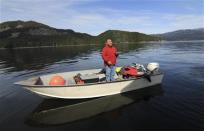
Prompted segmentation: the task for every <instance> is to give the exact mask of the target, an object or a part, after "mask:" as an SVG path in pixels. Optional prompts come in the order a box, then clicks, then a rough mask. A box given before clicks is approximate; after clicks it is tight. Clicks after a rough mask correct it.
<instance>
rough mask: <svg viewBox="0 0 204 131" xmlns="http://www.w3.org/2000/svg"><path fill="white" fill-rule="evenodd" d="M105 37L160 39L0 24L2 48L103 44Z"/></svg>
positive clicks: (114, 32)
mask: <svg viewBox="0 0 204 131" xmlns="http://www.w3.org/2000/svg"><path fill="white" fill-rule="evenodd" d="M107 38H111V39H113V40H114V41H115V42H121V43H122V42H138V41H155V40H160V38H159V37H157V36H151V35H146V34H142V33H138V32H128V31H119V30H108V31H106V32H104V33H102V34H100V35H98V36H91V35H89V34H86V33H79V32H75V31H73V30H70V29H66V30H65V29H56V28H53V27H50V26H48V25H45V24H41V23H38V22H35V21H9V22H4V23H1V24H0V47H4V48H15V47H38V46H62V45H77V44H103V43H104V42H105V40H106V39H107Z"/></svg>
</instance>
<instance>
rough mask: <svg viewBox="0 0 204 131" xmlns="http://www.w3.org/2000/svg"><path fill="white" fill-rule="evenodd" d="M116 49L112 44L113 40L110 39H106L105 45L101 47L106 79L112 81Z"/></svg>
mask: <svg viewBox="0 0 204 131" xmlns="http://www.w3.org/2000/svg"><path fill="white" fill-rule="evenodd" d="M117 56H118V54H117V49H116V47H114V46H113V42H112V40H111V39H107V41H106V43H105V47H104V48H103V49H102V58H103V61H104V65H105V70H106V81H107V82H110V81H114V80H115V79H114V75H115V64H116V58H117Z"/></svg>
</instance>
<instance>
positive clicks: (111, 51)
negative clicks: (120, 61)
mask: <svg viewBox="0 0 204 131" xmlns="http://www.w3.org/2000/svg"><path fill="white" fill-rule="evenodd" d="M116 55H117V49H116V48H115V47H113V46H112V47H109V46H108V45H106V46H105V47H104V48H103V49H102V58H103V60H104V64H105V65H108V61H111V63H112V64H113V65H115V64H116Z"/></svg>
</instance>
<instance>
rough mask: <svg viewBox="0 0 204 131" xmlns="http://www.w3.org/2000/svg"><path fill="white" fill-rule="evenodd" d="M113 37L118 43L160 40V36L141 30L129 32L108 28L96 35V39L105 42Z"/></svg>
mask: <svg viewBox="0 0 204 131" xmlns="http://www.w3.org/2000/svg"><path fill="white" fill-rule="evenodd" d="M108 38H111V39H113V41H115V42H116V43H134V42H139V41H159V40H161V39H160V38H159V37H155V36H151V35H146V34H143V33H139V32H129V31H120V30H108V31H105V32H103V33H101V34H100V35H98V36H97V37H96V41H98V42H104V41H105V40H106V39H108Z"/></svg>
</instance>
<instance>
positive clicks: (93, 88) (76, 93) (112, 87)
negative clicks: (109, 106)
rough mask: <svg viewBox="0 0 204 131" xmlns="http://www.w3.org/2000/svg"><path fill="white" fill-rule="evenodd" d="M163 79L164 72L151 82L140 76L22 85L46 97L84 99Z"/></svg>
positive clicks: (130, 88)
mask: <svg viewBox="0 0 204 131" xmlns="http://www.w3.org/2000/svg"><path fill="white" fill-rule="evenodd" d="M162 79H163V74H157V75H153V76H151V82H149V81H148V80H147V79H146V78H138V79H133V80H124V81H115V82H110V83H106V82H104V83H95V84H89V85H77V86H69V87H67V86H60V87H59V86H58V87H54V86H53V87H44V86H37V87H36V86H26V85H22V86H23V87H24V88H25V89H27V90H29V91H31V92H34V93H36V94H38V95H41V96H44V97H46V98H62V99H84V98H95V97H102V96H109V95H115V94H120V93H123V92H128V91H132V90H137V89H141V88H145V87H150V86H154V85H157V84H161V83H162Z"/></svg>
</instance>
